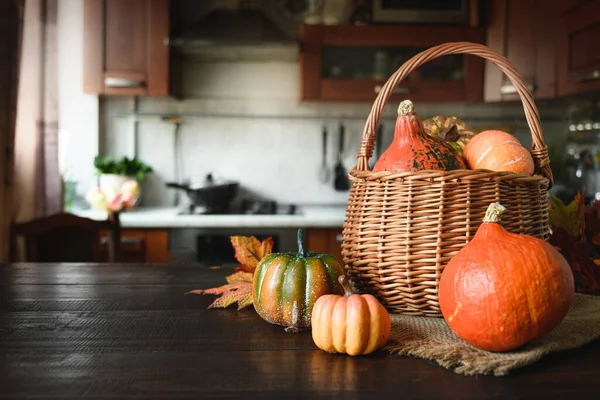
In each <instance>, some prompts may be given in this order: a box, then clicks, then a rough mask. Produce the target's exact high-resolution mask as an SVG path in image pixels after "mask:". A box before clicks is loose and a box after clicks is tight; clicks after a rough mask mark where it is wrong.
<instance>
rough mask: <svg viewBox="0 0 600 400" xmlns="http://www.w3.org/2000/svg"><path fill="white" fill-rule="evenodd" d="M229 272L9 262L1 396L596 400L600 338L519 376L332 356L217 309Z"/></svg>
mask: <svg viewBox="0 0 600 400" xmlns="http://www.w3.org/2000/svg"><path fill="white" fill-rule="evenodd" d="M227 273H231V270H228V269H226V268H224V269H221V270H210V269H205V268H202V267H183V266H167V265H131V264H129V265H89V264H86V265H77V264H54V265H44V264H38V265H34V264H12V265H0V398H10V399H17V398H40V399H45V398H56V399H82V398H118V399H129V398H148V399H155V398H165V399H180V398H245V397H256V398H262V399H272V398H278V399H279V398H283V396H284V395H285V398H307V399H308V398H322V397H328V398H331V397H340V398H344V399H354V398H363V397H364V398H369V397H371V398H372V397H373V396H374V395H375V396H378V397H377V398H379V396H388V397H390V398H401V399H413V398H418V399H428V398H431V399H480V398H486V399H545V400H546V399H550V398H556V399H569V398H571V399H580V398H581V399H588V398H589V399H597V398H600V342H596V343H593V344H590V345H588V346H586V347H584V348H582V349H579V350H574V351H568V352H565V353H561V354H556V355H551V356H548V357H547V358H545V359H543V360H542V361H540V362H538V363H537V364H535V365H534V366H531V367H527V368H523V369H520V370H518V371H516V372H514V373H512V374H511V375H510V376H506V377H490V376H478V377H467V376H462V375H457V374H455V373H453V372H450V371H447V370H445V369H443V368H441V367H439V366H436V365H434V364H432V363H429V362H427V361H424V360H421V359H414V358H408V357H397V356H389V355H386V354H384V353H377V354H372V355H370V356H364V357H350V356H345V355H331V354H327V353H325V352H323V351H320V350H318V349H317V348H316V347H315V345H314V344H313V342H312V339H311V335H310V332H309V331H305V332H301V333H299V334H292V333H286V332H284V330H283V329H282V328H280V327H277V326H274V325H270V324H268V323H266V322H264V321H263V320H262V319H261V318H260V317H259V316H258V315H257V314H256V313H255V312H254V310H253V309H251V308H249V309H244V310H241V311H237V310H236V309H235V308H230V309H225V310H221V309H219V310H218V309H210V310H208V309H207V306H208V305H209V304H210V302H211V300H212V299H213V298H212V296H199V295H185V294H184V293H185V292H186V291H188V290H191V289H198V288H208V287H213V286H218V285H221V284H222V283H223V282H224V279H223V278H224V276H225V275H226V274H227Z"/></svg>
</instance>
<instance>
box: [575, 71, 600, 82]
mask: <svg viewBox="0 0 600 400" xmlns="http://www.w3.org/2000/svg"><path fill="white" fill-rule="evenodd" d="M598 79H600V70H599V69H595V70H593V71H592V72H588V73H587V74H582V75H579V76H578V77H577V81H578V82H579V83H583V82H590V81H596V80H598Z"/></svg>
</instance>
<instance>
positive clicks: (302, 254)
mask: <svg viewBox="0 0 600 400" xmlns="http://www.w3.org/2000/svg"><path fill="white" fill-rule="evenodd" d="M303 239H304V231H303V230H302V228H300V229H298V257H306V256H307V255H308V253H307V252H306V250H305V249H304V240H303Z"/></svg>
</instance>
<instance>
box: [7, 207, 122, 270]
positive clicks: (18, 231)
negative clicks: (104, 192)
mask: <svg viewBox="0 0 600 400" xmlns="http://www.w3.org/2000/svg"><path fill="white" fill-rule="evenodd" d="M103 231H107V232H108V240H107V242H108V260H106V259H105V258H103V257H102V244H101V232H103ZM19 236H21V237H23V239H24V246H25V258H26V259H25V261H27V262H102V261H108V262H116V261H119V260H120V242H121V226H120V222H119V215H118V214H111V216H110V217H109V218H108V219H107V220H104V221H97V220H93V219H89V218H83V217H79V216H77V215H74V214H67V213H60V214H54V215H51V216H48V217H43V218H39V219H35V220H33V221H29V222H24V223H13V224H12V226H11V240H12V243H11V244H12V246H11V248H12V249H14V248H15V246H14V244H15V243H16V238H17V237H19Z"/></svg>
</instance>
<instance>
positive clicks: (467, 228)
mask: <svg viewBox="0 0 600 400" xmlns="http://www.w3.org/2000/svg"><path fill="white" fill-rule="evenodd" d="M448 54H471V55H475V56H479V57H482V58H484V59H487V60H489V61H491V62H492V63H494V64H496V65H497V66H498V67H500V69H501V70H502V71H503V72H504V73H505V74H506V75H507V76H508V78H510V80H511V82H512V83H513V84H514V86H515V87H516V88H517V92H518V93H519V96H520V98H521V101H522V103H523V109H524V111H525V117H526V119H527V123H528V124H529V128H530V130H531V135H532V138H533V142H532V148H531V155H532V156H533V159H534V162H535V174H534V175H533V176H529V175H527V174H514V173H512V172H493V171H488V170H456V171H418V172H387V171H383V172H373V171H370V170H369V167H368V160H369V158H370V157H371V155H372V152H373V144H374V141H375V136H376V135H375V131H376V127H377V125H378V122H379V118H380V115H381V112H382V110H383V108H384V106H385V103H386V102H387V100H388V99H389V98H390V95H391V93H392V92H393V90H394V89H395V88H396V86H397V85H398V83H400V82H401V81H402V80H403V79H404V78H405V77H406V76H407V75H408V74H409V73H411V72H412V71H413V70H415V69H416V68H418V67H419V66H421V65H422V64H424V63H426V62H427V61H430V60H433V59H435V58H437V57H441V56H444V55H448ZM417 110H418V109H417ZM349 179H350V181H351V183H352V186H351V189H350V195H349V200H348V206H347V209H346V218H345V223H344V230H343V242H342V256H343V258H344V263H345V264H346V269H347V273H348V276H349V278H350V281H351V283H352V284H353V286H354V287H355V288H356V289H357V290H358V291H359V292H362V293H371V294H373V295H374V296H375V297H377V298H378V299H379V300H380V301H381V303H382V304H383V305H384V306H385V307H386V308H387V310H388V311H390V312H393V313H402V314H409V315H424V316H431V317H440V316H441V312H440V308H439V304H438V297H437V293H438V284H439V281H440V277H441V274H442V271H443V270H444V266H445V265H446V263H447V262H448V261H449V260H450V258H451V257H452V256H453V255H454V254H456V252H457V251H458V250H460V249H461V248H462V247H463V246H464V245H465V244H466V243H468V242H469V240H470V239H471V238H472V237H473V235H474V234H475V232H476V231H477V228H478V227H479V225H480V223H481V220H482V219H483V216H484V214H485V210H486V209H487V207H488V206H489V204H490V203H492V202H499V203H501V204H502V205H504V206H505V207H506V208H507V209H508V211H507V212H506V214H504V215H503V216H502V221H503V225H504V227H505V228H506V229H507V230H509V231H511V232H518V233H524V234H528V235H532V236H536V237H538V238H542V239H544V240H547V239H548V235H549V225H548V189H549V187H550V186H551V185H552V172H551V170H550V167H549V160H548V152H547V147H546V145H545V144H544V139H543V137H542V131H541V126H540V118H539V114H538V111H537V108H536V106H535V104H534V102H533V99H532V96H531V93H530V92H529V90H528V89H527V85H526V84H525V82H524V81H523V79H522V78H521V76H520V75H519V73H518V72H517V71H516V70H515V68H514V67H513V66H512V65H511V63H510V62H509V61H508V60H507V59H506V58H504V57H502V56H500V55H498V54H496V53H494V52H493V51H491V50H490V49H489V48H488V47H486V46H483V45H480V44H476V43H467V42H457V43H446V44H443V45H440V46H436V47H432V48H430V49H428V50H425V51H423V52H422V53H420V54H417V55H416V56H414V57H413V58H411V59H410V60H408V61H407V62H406V63H405V64H404V65H402V66H401V67H400V68H399V69H398V71H396V72H395V73H394V74H393V75H392V76H391V77H390V78H389V80H388V81H387V82H386V84H385V85H384V86H383V88H382V90H381V92H380V93H379V95H378V96H377V99H376V100H375V103H374V104H373V107H372V109H371V112H370V114H369V117H368V119H367V122H366V124H365V129H364V133H363V136H362V140H361V145H360V148H359V150H358V162H357V164H356V166H355V167H354V168H353V169H352V170H351V171H350V173H349Z"/></svg>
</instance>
